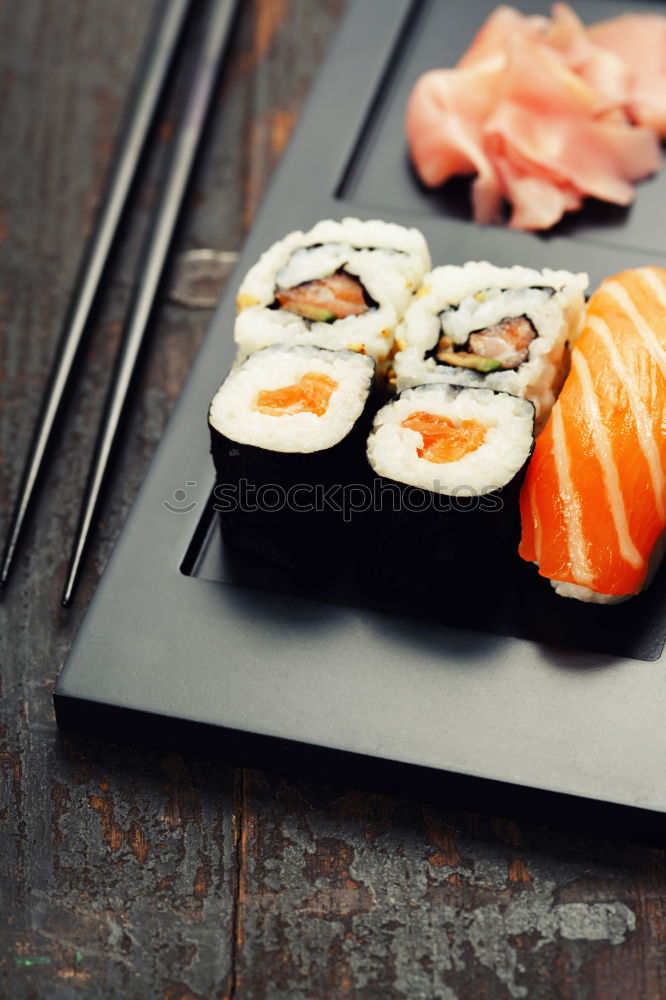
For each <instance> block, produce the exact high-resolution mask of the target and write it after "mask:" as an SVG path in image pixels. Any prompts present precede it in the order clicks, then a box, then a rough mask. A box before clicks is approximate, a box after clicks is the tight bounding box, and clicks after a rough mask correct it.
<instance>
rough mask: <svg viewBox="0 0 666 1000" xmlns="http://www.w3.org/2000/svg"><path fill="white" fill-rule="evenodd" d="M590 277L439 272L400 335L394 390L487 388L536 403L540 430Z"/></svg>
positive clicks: (482, 267) (490, 269)
mask: <svg viewBox="0 0 666 1000" xmlns="http://www.w3.org/2000/svg"><path fill="white" fill-rule="evenodd" d="M587 284H588V278H587V275H586V274H571V273H570V272H569V271H551V270H548V269H545V270H543V271H535V270H532V269H531V268H526V267H518V266H516V267H510V268H501V267H494V266H493V265H492V264H488V263H485V262H480V263H476V262H470V263H468V264H465V265H464V266H463V267H453V266H447V267H438V268H436V269H435V270H434V271H431V272H430V274H428V275H426V276H425V277H424V279H423V286H422V288H421V290H420V292H419V293H418V297H417V300H416V301H415V302H414V303H413V304H412V305H411V306H410V308H409V309H408V310H407V313H406V315H405V318H404V321H403V322H402V323H401V324H400V327H399V329H398V331H397V333H396V346H397V348H398V353H397V354H396V357H395V359H394V374H395V383H396V388H397V390H398V391H399V392H400V391H402V389H405V388H407V387H409V386H414V385H420V384H425V383H428V382H451V383H455V384H458V385H470V386H485V387H486V388H489V389H499V390H501V391H503V392H509V393H511V394H512V395H515V396H524V397H525V398H526V399H529V400H531V401H532V402H533V403H534V405H535V408H536V419H537V426H538V427H540V426H542V425H543V424H544V423H545V421H546V419H547V417H548V413H549V412H550V410H551V408H552V405H553V403H554V402H555V396H556V394H557V391H558V389H559V387H560V385H561V384H562V380H563V379H564V376H565V375H566V369H567V364H568V345H569V344H570V343H571V342H573V340H574V339H575V338H576V336H577V335H578V333H579V331H580V328H581V325H582V319H583V309H584V305H585V300H584V291H585V289H586V288H587Z"/></svg>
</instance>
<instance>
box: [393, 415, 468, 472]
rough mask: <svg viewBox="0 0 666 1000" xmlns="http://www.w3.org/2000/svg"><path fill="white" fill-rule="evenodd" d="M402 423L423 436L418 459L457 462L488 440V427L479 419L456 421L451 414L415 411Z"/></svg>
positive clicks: (441, 463) (418, 449)
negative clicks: (456, 422)
mask: <svg viewBox="0 0 666 1000" xmlns="http://www.w3.org/2000/svg"><path fill="white" fill-rule="evenodd" d="M402 426H403V427H406V428H407V429H408V430H410V431H417V432H418V433H419V434H420V435H421V437H422V438H423V447H422V448H417V453H418V456H419V458H425V460H426V461H427V462H435V463H437V464H438V465H443V464H444V463H445V462H457V461H458V460H459V459H461V458H463V457H464V456H465V455H469V454H470V453H471V452H473V451H476V450H477V448H480V447H481V445H482V444H483V443H484V441H485V440H486V431H487V430H488V428H487V427H484V425H483V424H480V423H479V422H478V421H477V420H461V421H460V423H459V424H455V423H454V422H453V420H450V419H449V417H442V416H440V415H439V414H437V413H424V412H418V413H412V414H411V416H409V417H407V419H406V420H403V421H402Z"/></svg>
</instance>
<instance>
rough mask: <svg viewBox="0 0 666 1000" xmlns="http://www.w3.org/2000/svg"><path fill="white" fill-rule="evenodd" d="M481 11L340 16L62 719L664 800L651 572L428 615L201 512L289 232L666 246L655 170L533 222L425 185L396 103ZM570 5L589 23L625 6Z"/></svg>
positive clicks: (652, 251) (546, 245)
mask: <svg viewBox="0 0 666 1000" xmlns="http://www.w3.org/2000/svg"><path fill="white" fill-rule="evenodd" d="M490 9H491V4H490V3H486V2H485V0H475V2H473V3H463V2H462V0H457V2H455V3H449V2H445V0H431V2H411V0H358V2H357V3H356V5H355V6H354V7H353V8H352V9H351V11H350V13H349V15H348V17H347V18H346V20H345V23H344V25H343V28H342V30H341V33H340V35H339V37H338V40H337V42H336V44H335V46H334V49H333V52H332V55H331V57H330V58H329V60H328V62H327V64H326V66H325V68H324V70H323V71H322V74H321V77H320V79H319V81H318V83H317V86H316V88H315V90H314V92H313V94H312V97H311V100H310V102H309V104H308V107H307V109H306V112H305V114H304V115H303V117H302V120H301V122H300V124H299V126H298V129H297V132H296V135H295V137H294V139H293V141H292V143H291V146H290V148H289V151H288V153H287V155H286V156H285V158H284V159H283V161H282V164H281V166H280V168H279V170H278V172H277V175H276V178H275V181H274V183H273V186H272V189H271V192H270V194H269V196H268V199H267V201H266V203H265V205H264V207H263V209H262V211H261V214H260V216H259V218H258V220H257V223H256V225H255V227H254V230H253V232H252V234H251V236H250V238H249V240H248V242H247V245H246V247H245V250H244V252H243V255H242V258H241V260H240V262H239V267H238V272H237V275H236V277H235V280H234V278H232V280H231V282H230V287H229V292H228V294H227V295H226V296H225V299H224V300H223V302H222V303H221V305H220V308H219V310H218V312H217V314H216V317H215V319H214V321H213V324H212V327H211V330H210V332H209V335H208V337H207V340H206V342H205V344H204V346H203V348H202V350H201V354H200V356H199V358H198V361H197V364H196V366H195V368H194V370H193V372H192V375H191V377H190V379H189V382H188V384H187V386H186V389H185V390H184V392H183V395H182V397H181V400H180V402H179V404H178V406H177V408H176V410H175V412H174V414H173V417H172V419H171V422H170V424H169V427H168V430H167V433H166V434H165V437H164V439H163V441H162V443H161V446H160V448H159V449H158V451H157V454H156V456H155V459H154V461H153V464H152V465H151V468H150V471H149V474H148V476H147V477H146V480H145V482H144V484H143V487H142V489H141V492H140V494H139V496H138V498H137V501H136V504H135V506H134V508H133V510H132V513H131V515H130V517H129V518H128V521H127V524H126V526H125V528H124V530H123V533H122V535H121V538H120V540H119V542H118V544H117V545H116V548H115V550H114V553H113V556H112V559H111V561H110V563H109V566H108V568H107V570H106V572H105V574H104V577H103V579H102V581H101V583H100V585H99V588H98V591H97V594H96V596H95V599H94V601H93V603H92V605H91V608H90V610H89V613H88V615H87V617H86V620H85V622H84V625H83V626H82V628H81V631H80V633H79V635H78V637H77V640H76V642H75V645H74V647H73V649H72V652H71V654H70V656H69V659H68V661H67V663H66V665H65V667H64V669H63V671H62V673H61V675H60V678H59V680H58V684H57V686H56V691H55V696H54V697H55V704H56V711H57V715H58V720H59V722H60V724H61V725H64V726H69V727H78V728H82V729H84V728H87V729H90V728H96V727H98V726H100V725H102V724H103V723H104V724H106V725H108V726H110V727H111V729H112V731H114V732H115V733H116V734H117V733H118V732H120V733H123V732H127V733H128V734H129V733H131V734H136V733H137V732H139V731H140V730H141V729H142V728H143V727H144V726H145V725H146V720H148V719H150V720H151V724H152V725H153V726H157V729H158V738H159V733H160V732H161V733H162V735H163V736H166V735H167V734H172V733H173V732H174V731H176V730H178V729H179V727H180V728H181V729H182V730H183V732H186V733H187V739H192V738H196V733H197V732H201V733H203V732H204V731H205V732H206V733H207V734H208V736H209V737H210V734H211V732H212V733H217V734H219V741H220V743H222V742H223V740H224V737H225V735H228V734H230V733H234V734H255V735H256V737H257V739H259V738H261V737H272V738H274V740H276V741H277V740H289V741H295V742H296V743H300V744H314V745H317V746H319V747H326V748H331V749H332V750H337V751H348V752H351V753H352V754H357V755H365V756H367V757H372V758H383V759H386V760H389V761H402V762H405V763H412V764H419V765H425V766H428V767H432V768H437V769H446V770H449V771H456V772H460V773H463V774H474V775H478V776H481V777H485V778H492V779H496V780H499V781H503V782H513V783H516V784H522V785H529V786H532V787H536V788H543V789H547V790H552V791H560V792H567V793H570V794H573V795H582V796H588V797H591V798H598V799H604V800H607V801H611V802H618V803H624V804H631V805H637V806H642V807H645V808H648V809H654V810H660V811H666V770H665V769H664V766H663V763H664V760H665V759H666V732H665V729H664V726H663V723H662V711H661V705H662V704H663V703H664V698H665V697H666V674H665V671H664V669H663V664H664V655H663V644H664V628H665V625H664V618H665V616H664V615H663V613H662V608H663V607H664V594H663V590H664V587H665V586H666V582H665V581H666V577H665V575H664V574H663V573H662V574H661V575H660V577H658V578H657V580H656V581H655V583H654V584H653V588H652V589H651V590H650V591H649V592H648V593H646V594H645V595H642V596H641V597H640V598H637V599H636V600H634V601H632V602H630V603H629V604H627V605H624V606H622V607H617V608H611V609H608V608H605V609H599V608H581V607H579V606H577V605H573V604H572V602H565V601H561V600H559V599H557V598H555V597H554V595H552V594H551V593H550V591H549V589H548V587H547V585H546V584H544V583H543V581H540V580H539V579H538V578H537V577H536V574H531V570H530V568H529V567H523V566H520V565H519V564H518V563H517V564H516V566H515V567H512V568H510V570H509V571H508V578H507V579H506V580H502V581H498V585H497V601H496V602H494V603H493V607H492V608H491V607H489V606H488V607H486V608H484V609H482V611H483V614H476V615H474V614H473V613H471V612H470V610H469V609H467V612H466V613H465V612H464V609H461V608H459V609H451V608H449V609H448V610H446V611H442V610H441V609H440V608H439V607H438V606H437V605H435V604H433V605H428V604H427V603H426V604H425V605H423V604H418V605H416V604H414V603H413V602H412V603H411V604H410V602H409V601H405V600H403V599H402V598H399V597H397V596H396V595H395V594H391V593H390V592H388V591H384V590H375V589H373V590H370V588H368V587H367V586H361V585H359V577H358V575H356V576H355V575H354V574H352V575H351V576H350V577H349V578H348V579H343V580H337V581H335V582H334V583H332V584H331V585H328V586H327V587H326V588H324V589H322V588H321V586H319V587H318V586H317V585H314V584H313V583H312V581H308V580H303V579H302V578H298V577H294V576H293V575H289V574H284V573H281V572H280V571H277V570H275V569H274V568H272V567H270V566H268V565H267V564H263V563H261V562H260V561H258V560H257V561H255V562H252V561H250V560H240V561H239V560H238V559H237V558H234V557H232V556H230V554H229V553H225V552H224V551H223V549H222V545H221V542H220V540H219V536H218V533H217V529H216V525H215V524H214V523H212V520H211V516H210V508H209V500H208V497H209V494H210V489H211V486H212V480H213V476H212V466H211V463H210V458H209V455H208V437H207V431H206V410H207V405H208V401H209V399H210V398H211V397H212V395H213V393H214V391H215V390H216V388H217V386H218V384H219V383H220V382H221V381H222V379H223V378H224V376H225V374H226V372H227V370H228V368H229V365H230V363H231V360H232V356H233V345H232V339H231V328H232V323H233V315H234V304H233V299H234V293H235V289H236V286H237V284H238V280H239V279H240V275H241V274H242V273H243V272H244V271H245V270H246V269H247V268H248V267H249V265H250V264H251V263H252V262H253V261H254V260H255V259H256V257H257V256H258V254H259V253H260V252H261V250H262V249H264V248H265V247H266V246H267V245H269V244H270V243H271V242H272V241H273V240H275V239H277V238H279V237H280V236H282V235H283V234H284V233H285V232H286V231H288V230H289V229H294V228H307V227H309V226H310V225H312V224H313V223H314V222H315V221H316V220H317V219H318V218H322V217H326V216H333V217H342V216H344V215H349V214H353V215H360V216H362V217H366V218H371V217H373V216H380V217H383V218H387V219H394V220H395V221H398V222H402V223H405V224H412V225H413V224H415V225H418V226H419V227H420V228H421V229H422V230H423V231H424V233H425V235H426V237H427V238H428V241H429V243H430V247H431V250H432V255H433V260H434V261H435V262H436V263H444V262H451V263H462V262H463V261H465V260H468V259H490V260H493V261H494V262H495V263H498V264H511V263H515V262H524V263H529V264H531V265H533V266H538V267H541V266H550V267H566V268H570V269H573V270H587V271H588V272H589V273H590V277H591V279H592V284H593V285H594V284H596V283H597V282H598V281H599V280H600V279H601V278H602V277H603V276H604V275H606V274H610V273H613V272H615V271H618V270H621V269H622V268H625V267H631V266H636V265H639V264H644V263H664V262H666V254H664V252H663V237H662V233H663V232H664V231H665V225H666V172H662V174H660V175H659V176H658V177H657V178H655V179H654V180H652V181H649V182H647V183H646V184H643V185H641V187H640V190H639V196H638V199H637V202H636V204H635V206H634V207H633V208H631V209H630V210H628V211H624V212H618V211H617V210H612V209H607V208H604V207H603V206H599V205H590V206H589V207H588V209H586V211H585V212H584V213H581V215H580V216H579V217H578V218H577V219H576V220H575V221H571V222H566V223H564V224H562V225H561V226H560V227H559V230H558V232H555V233H552V234H549V235H548V236H545V237H538V236H534V235H530V234H524V233H513V232H509V231H508V230H505V229H502V228H501V227H491V228H482V227H479V226H476V225H474V224H472V223H470V222H468V221H467V219H466V217H465V210H464V207H461V205H462V206H464V198H465V197H466V191H465V185H464V184H458V183H457V182H454V184H453V185H450V186H448V187H447V188H446V189H445V190H443V191H442V192H437V193H434V194H433V193H431V192H430V193H428V192H425V191H424V190H423V189H422V188H421V187H420V186H419V185H418V183H417V182H416V180H415V178H414V176H413V173H412V172H411V169H410V167H409V165H408V163H407V161H406V157H405V151H404V140H403V136H402V116H403V111H404V103H405V98H406V95H407V93H408V91H409V88H410V87H411V84H412V83H413V81H414V79H415V78H416V76H417V75H418V73H419V72H421V71H423V70H425V69H427V68H430V67H432V66H437V65H443V64H446V63H449V64H450V63H453V62H454V61H455V59H456V58H457V56H458V55H459V54H460V52H462V51H463V49H464V48H465V46H466V45H467V44H468V43H469V41H470V40H471V37H472V35H473V33H474V31H475V29H476V28H477V27H478V25H479V24H480V23H481V22H482V20H483V18H484V17H485V16H486V14H487V13H488V11H489V10H490ZM531 9H532V10H545V9H546V8H545V5H536V6H534V7H532V8H531ZM578 9H579V11H580V13H581V15H582V16H583V18H584V19H585V20H587V21H592V20H596V19H599V18H602V17H607V16H612V15H613V14H616V13H619V12H620V11H621V10H622V7H621V5H620V4H617V3H613V2H605V0H599V2H598V0H581V3H580V4H579V5H578ZM632 9H634V8H632ZM635 9H638V7H637V8H635ZM640 9H650V8H649V7H642V6H641V8H640ZM653 9H655V8H653ZM656 9H659V8H656ZM331 95H335V97H334V98H332V97H331ZM179 491H185V492H179ZM185 493H186V495H185ZM479 621H482V622H483V626H484V628H485V629H486V631H485V632H481V631H478V630H476V629H475V628H474V626H475V624H478V623H479ZM159 723H161V726H160V725H159ZM261 745H262V746H264V745H265V743H264V742H263V741H262V743H261ZM274 745H275V746H277V745H278V743H277V742H275V744H274ZM304 752H305V751H304ZM359 760H360V758H359Z"/></svg>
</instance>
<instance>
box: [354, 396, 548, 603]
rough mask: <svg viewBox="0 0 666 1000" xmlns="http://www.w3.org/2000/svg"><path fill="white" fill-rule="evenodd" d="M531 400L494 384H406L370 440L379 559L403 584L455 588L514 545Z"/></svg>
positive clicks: (530, 435) (529, 443) (529, 442)
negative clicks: (488, 385)
mask: <svg viewBox="0 0 666 1000" xmlns="http://www.w3.org/2000/svg"><path fill="white" fill-rule="evenodd" d="M533 444H534V406H533V404H532V403H531V402H529V401H528V400H526V399H522V398H520V397H516V396H510V395H509V394H507V393H503V392H497V391H493V390H491V389H484V388H475V387H464V386H457V385H449V384H445V383H439V384H437V383H435V384H430V385H422V386H418V387H416V388H412V389H407V390H405V391H404V392H402V393H401V394H400V396H399V397H398V398H397V399H395V400H393V401H392V402H390V403H388V404H387V405H386V406H384V407H383V408H382V409H381V410H380V411H379V412H378V414H377V415H376V417H375V420H374V424H373V429H372V432H371V434H370V436H369V438H368V445H367V454H368V461H369V463H370V466H371V467H372V469H373V471H374V473H375V476H376V477H377V479H376V482H375V488H374V493H375V505H374V506H375V528H376V534H375V542H376V549H377V551H378V552H379V553H380V555H379V558H380V559H382V560H383V561H385V562H388V564H389V566H390V567H391V568H393V569H395V570H396V574H395V575H396V578H397V579H402V580H404V581H408V582H409V586H416V587H419V588H424V587H425V588H433V587H434V588H436V590H437V592H440V591H442V590H447V591H455V590H459V589H460V588H461V587H462V586H463V585H464V584H466V583H467V582H468V581H469V580H470V579H471V578H473V579H474V580H475V585H476V583H477V582H478V583H480V582H481V580H482V578H483V575H484V573H486V572H488V573H490V572H492V571H494V570H496V569H497V568H498V566H500V565H501V563H502V562H503V560H504V559H505V557H506V556H507V555H508V554H509V553H513V552H515V548H516V545H517V543H518V536H519V531H520V519H519V514H518V497H519V490H520V483H521V481H522V476H523V472H524V469H525V466H526V464H527V461H528V458H529V456H530V453H531V451H532V447H533Z"/></svg>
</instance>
